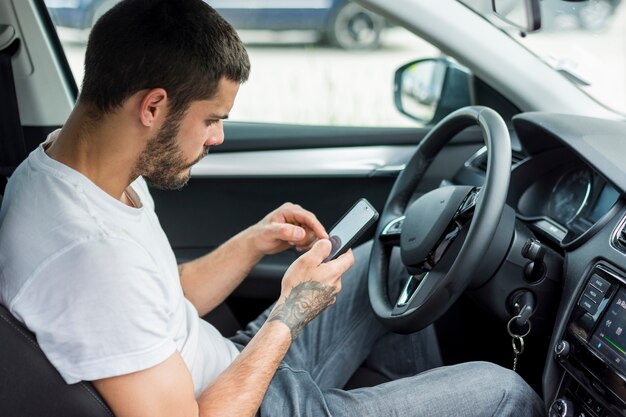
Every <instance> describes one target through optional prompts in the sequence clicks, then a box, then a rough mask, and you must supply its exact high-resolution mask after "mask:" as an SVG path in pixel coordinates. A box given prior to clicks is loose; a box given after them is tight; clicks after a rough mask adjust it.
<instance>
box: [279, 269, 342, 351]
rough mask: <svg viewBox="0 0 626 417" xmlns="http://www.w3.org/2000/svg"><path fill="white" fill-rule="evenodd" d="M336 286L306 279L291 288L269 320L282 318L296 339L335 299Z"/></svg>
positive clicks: (292, 337)
mask: <svg viewBox="0 0 626 417" xmlns="http://www.w3.org/2000/svg"><path fill="white" fill-rule="evenodd" d="M335 295H336V293H335V288H334V287H333V286H331V285H326V284H322V283H321V282H317V281H306V282H303V283H301V284H298V285H296V286H295V287H293V288H292V289H291V292H289V295H288V296H287V298H286V299H285V301H284V302H283V303H281V304H278V305H277V306H276V308H274V311H272V314H270V316H269V318H268V319H267V321H274V320H280V321H282V322H283V323H285V324H286V325H287V327H289V329H290V330H291V340H295V339H296V338H297V337H298V336H299V335H300V332H301V331H302V329H303V328H304V326H306V324H307V323H308V322H310V321H311V320H313V319H314V318H315V317H317V315H318V314H320V313H321V312H322V311H324V309H326V307H328V306H329V305H330V304H332V302H333V301H334V299H335Z"/></svg>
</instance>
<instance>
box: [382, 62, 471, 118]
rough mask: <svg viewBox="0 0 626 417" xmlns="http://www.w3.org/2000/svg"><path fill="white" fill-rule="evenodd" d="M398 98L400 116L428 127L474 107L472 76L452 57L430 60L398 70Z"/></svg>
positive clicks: (396, 90)
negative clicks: (455, 111)
mask: <svg viewBox="0 0 626 417" xmlns="http://www.w3.org/2000/svg"><path fill="white" fill-rule="evenodd" d="M394 99H395V104H396V108H397V109H398V110H399V111H400V113H402V114H404V115H406V116H408V117H410V118H411V119H414V120H417V121H419V122H422V123H424V124H431V123H437V122H438V121H439V120H441V119H443V118H444V117H445V116H446V115H448V114H449V113H451V112H453V111H454V110H457V109H460V108H461V107H465V106H469V105H470V104H471V98H470V73H469V70H467V69H466V68H465V67H462V66H461V65H458V64H456V63H454V62H453V61H451V60H450V59H448V58H428V59H420V60H418V61H413V62H409V63H408V64H405V65H403V66H401V67H400V68H398V69H397V70H396V73H395V77H394Z"/></svg>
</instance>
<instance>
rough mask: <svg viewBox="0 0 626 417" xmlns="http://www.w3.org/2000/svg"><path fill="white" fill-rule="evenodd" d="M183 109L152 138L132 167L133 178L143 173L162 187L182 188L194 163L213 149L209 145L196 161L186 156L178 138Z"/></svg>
mask: <svg viewBox="0 0 626 417" xmlns="http://www.w3.org/2000/svg"><path fill="white" fill-rule="evenodd" d="M180 113H181V114H173V115H171V116H168V117H167V118H166V120H165V121H164V122H163V127H161V129H160V130H159V132H158V133H157V134H156V135H155V136H154V137H152V138H151V139H150V140H148V144H147V145H146V148H145V149H144V150H143V151H142V152H141V154H140V155H139V158H138V159H137V163H136V164H135V167H134V169H133V170H132V178H131V180H132V179H134V178H137V177H139V176H140V175H141V176H143V177H144V179H145V180H146V182H147V183H148V184H150V185H151V186H153V187H155V188H160V189H162V190H178V189H180V188H182V187H184V186H185V185H186V184H187V182H188V181H189V177H190V176H191V167H192V166H193V165H195V164H196V163H197V162H198V161H200V160H201V159H202V158H204V157H205V156H206V155H207V154H208V153H209V148H208V147H206V148H205V149H204V150H203V152H202V153H201V154H200V155H199V156H198V158H196V160H195V161H193V162H192V163H189V162H187V161H186V160H185V156H184V154H183V151H182V150H181V149H180V146H179V145H178V140H177V138H178V131H179V128H180V121H181V120H182V118H183V115H184V112H180Z"/></svg>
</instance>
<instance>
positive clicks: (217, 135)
mask: <svg viewBox="0 0 626 417" xmlns="http://www.w3.org/2000/svg"><path fill="white" fill-rule="evenodd" d="M223 142H224V125H223V123H222V121H221V120H220V121H218V122H217V123H215V125H214V126H213V127H211V129H209V135H208V139H207V140H206V142H205V143H204V145H205V146H216V145H221V144H222V143H223Z"/></svg>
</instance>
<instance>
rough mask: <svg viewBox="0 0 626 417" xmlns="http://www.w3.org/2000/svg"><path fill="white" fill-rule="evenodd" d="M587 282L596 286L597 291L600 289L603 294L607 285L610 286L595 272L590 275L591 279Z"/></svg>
mask: <svg viewBox="0 0 626 417" xmlns="http://www.w3.org/2000/svg"><path fill="white" fill-rule="evenodd" d="M589 284H591V285H593V286H594V287H596V288H597V289H598V291H600V292H601V293H602V294H605V293H606V292H607V291H608V290H609V286H610V284H609V283H608V281H606V280H605V279H603V278H602V277H600V275H597V274H593V275H592V276H591V280H590V281H589Z"/></svg>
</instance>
